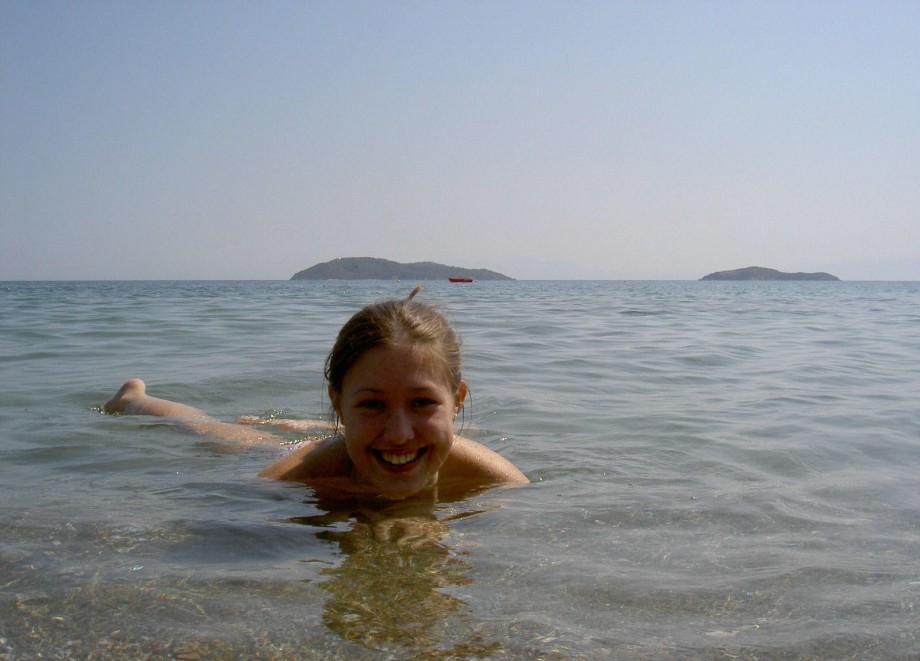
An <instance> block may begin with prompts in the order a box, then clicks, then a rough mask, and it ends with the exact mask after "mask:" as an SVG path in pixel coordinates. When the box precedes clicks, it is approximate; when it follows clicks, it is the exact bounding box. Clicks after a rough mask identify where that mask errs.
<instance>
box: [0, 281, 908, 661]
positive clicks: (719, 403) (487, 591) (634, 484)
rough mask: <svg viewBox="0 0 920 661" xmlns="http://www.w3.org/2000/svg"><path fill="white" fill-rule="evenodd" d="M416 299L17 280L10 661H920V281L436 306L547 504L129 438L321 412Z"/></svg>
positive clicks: (202, 443)
mask: <svg viewBox="0 0 920 661" xmlns="http://www.w3.org/2000/svg"><path fill="white" fill-rule="evenodd" d="M412 284H414V283H411V284H410V283H389V282H368V283H341V282H338V283H306V282H242V283H232V282H224V283H213V282H206V283H192V282H176V283H173V282H156V283H136V282H126V283H0V397H2V401H0V480H2V487H3V489H2V494H3V496H2V498H3V508H2V512H0V641H2V642H0V658H10V659H30V658H38V657H39V656H44V657H46V658H47V657H52V658H53V657H59V658H66V656H67V655H68V654H70V655H71V656H74V657H76V658H93V657H97V658H105V657H109V656H113V655H114V656H121V657H131V658H176V657H182V656H185V657H186V658H195V656H194V655H196V654H197V655H199V656H200V658H238V657H246V658H305V659H311V658H316V659H319V658H323V659H327V658H343V659H353V658H358V659H365V658H366V659H378V658H380V659H382V658H396V659H401V658H494V659H518V658H521V659H532V658H540V659H572V658H581V659H600V658H622V659H636V658H639V659H641V658H656V659H657V658H675V659H687V658H701V659H708V658H717V657H720V656H726V657H733V658H759V659H798V658H826V659H845V658H854V659H858V658H915V657H916V656H917V655H918V654H920V640H918V629H920V628H918V626H917V622H918V613H917V610H918V608H920V486H918V485H920V481H918V475H920V398H918V395H917V393H918V392H920V369H918V365H920V283H708V282H707V283H703V282H505V283H489V282H477V283H474V284H473V285H449V284H447V283H429V284H428V290H427V292H426V295H427V298H428V300H435V301H439V302H441V303H442V304H443V305H444V308H445V309H446V311H447V312H448V314H449V316H451V317H452V318H453V319H454V320H455V323H456V325H457V327H458V329H459V330H460V332H461V335H462V337H463V340H464V347H465V362H466V367H465V377H466V380H467V381H468V383H469V384H470V386H471V389H472V392H473V406H472V410H471V412H469V411H468V415H467V421H466V424H467V427H468V429H467V431H466V433H467V434H468V435H470V436H472V437H474V438H476V439H477V440H480V441H481V442H483V443H485V444H486V445H488V446H490V447H492V448H494V449H496V450H498V451H499V452H501V453H502V454H504V455H506V456H508V457H509V458H511V459H512V460H513V461H514V462H515V463H516V464H517V465H518V466H519V467H520V468H521V469H522V470H524V471H525V473H527V475H528V476H529V477H530V478H531V480H532V481H533V482H534V484H533V485H531V486H529V487H525V488H521V489H514V490H504V491H492V492H488V493H485V494H479V495H476V496H473V497H471V498H469V499H467V500H465V501H463V502H456V503H444V504H440V505H437V506H430V507H424V506H422V507H420V508H417V509H415V510H413V511H379V510H373V509H370V508H368V507H366V506H358V505H355V506H352V507H343V506H341V505H334V506H333V505H330V504H328V503H320V502H317V501H316V499H315V498H314V497H313V495H312V494H311V492H310V491H309V490H308V489H307V488H305V487H301V486H291V485H287V484H280V483H274V482H268V481H264V480H259V479H257V478H255V477H254V476H255V474H256V472H257V471H258V470H259V469H260V468H261V467H262V466H264V465H265V464H267V463H268V462H269V461H271V460H272V458H273V457H274V456H275V455H274V454H273V451H269V450H264V449H263V450H249V451H244V452H239V453H228V452H226V451H225V449H224V448H223V447H222V446H221V445H220V444H217V443H213V442H209V441H207V440H206V439H199V438H195V437H191V436H189V435H187V434H185V433H184V432H182V431H181V430H180V429H177V428H176V427H174V426H173V425H171V424H169V423H168V422H165V421H161V420H155V419H151V418H138V417H130V416H105V415H102V414H101V413H100V412H99V410H98V406H99V405H100V404H101V403H102V402H104V401H105V400H106V399H107V398H108V397H110V396H111V395H112V394H113V393H114V392H115V390H116V389H117V387H118V386H119V385H120V384H121V382H122V381H123V380H124V379H126V378H127V377H130V376H140V377H142V378H144V379H145V380H146V381H147V383H148V387H149V390H150V392H151V394H154V395H160V396H164V397H168V398H171V399H176V400H179V401H183V402H186V403H189V404H192V405H194V406H198V407H200V408H203V409H205V410H207V411H208V412H210V413H211V414H213V415H214V416H215V417H218V418H221V419H224V420H233V419H235V418H236V416H238V415H244V414H245V415H262V416H273V415H277V416H284V417H303V418H315V417H319V416H322V415H323V414H324V413H325V402H324V395H323V392H324V388H323V384H322V381H321V371H322V361H323V359H324V357H325V353H326V352H327V351H328V349H329V347H330V346H331V342H332V339H333V336H334V334H335V332H336V331H337V329H338V327H339V326H340V325H341V324H342V323H343V322H344V321H345V319H347V317H348V316H349V315H350V314H351V313H352V312H354V311H355V310H356V309H357V308H358V307H360V306H361V305H362V304H364V303H365V302H368V301H371V300H375V299H378V298H381V297H389V296H394V295H396V296H403V295H405V294H406V293H408V291H409V290H410V289H411V286H412ZM391 540H401V542H402V543H397V542H396V541H391Z"/></svg>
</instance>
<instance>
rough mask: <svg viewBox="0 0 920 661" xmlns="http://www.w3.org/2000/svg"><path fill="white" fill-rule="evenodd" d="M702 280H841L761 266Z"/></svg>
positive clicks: (823, 274) (716, 274)
mask: <svg viewBox="0 0 920 661" xmlns="http://www.w3.org/2000/svg"><path fill="white" fill-rule="evenodd" d="M700 280H825V281H829V280H840V278H838V277H837V276H836V275H831V274H830V273H824V272H820V273H783V272H782V271H777V270H775V269H766V268H763V267H761V266H749V267H747V268H743V269H735V270H733V271H716V272H715V273H710V274H709V275H705V276H703V277H702V278H700Z"/></svg>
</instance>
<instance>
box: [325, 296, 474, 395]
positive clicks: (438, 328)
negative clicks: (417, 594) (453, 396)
mask: <svg viewBox="0 0 920 661" xmlns="http://www.w3.org/2000/svg"><path fill="white" fill-rule="evenodd" d="M422 289H423V287H422V286H421V285H420V286H418V287H416V288H415V289H413V290H412V293H411V294H409V295H408V296H407V297H406V298H404V299H393V300H387V301H380V302H378V303H371V304H370V305H367V306H365V307H364V308H362V309H361V310H360V311H359V312H357V313H355V314H354V316H352V318H351V319H349V320H348V321H347V322H346V323H345V325H344V326H342V329H341V330H340V331H339V334H338V337H336V340H335V344H334V345H333V347H332V351H330V352H329V356H328V357H327V358H326V369H325V376H326V382H327V383H328V384H329V388H330V389H331V390H332V392H334V393H336V394H339V393H341V392H342V386H343V384H344V381H345V375H346V374H348V371H349V370H350V369H351V368H352V367H353V366H354V364H355V363H356V362H358V360H359V359H360V358H361V356H363V355H364V354H365V353H366V352H367V351H369V350H371V349H373V348H374V347H378V346H381V345H386V346H398V345H404V346H410V347H418V348H422V349H426V350H428V351H429V352H430V353H431V356H432V358H433V359H434V360H436V361H438V362H439V363H441V365H442V366H443V367H444V371H445V374H446V376H447V379H448V383H449V384H450V386H451V389H452V392H457V390H458V389H459V388H460V382H461V362H460V340H459V339H458V337H457V334H456V333H455V332H454V329H453V328H451V325H450V323H449V322H448V321H447V319H445V318H444V316H443V315H442V314H441V313H440V312H438V311H437V310H436V309H435V308H434V307H433V306H431V305H426V304H425V303H420V302H418V301H415V300H413V299H415V296H416V295H417V294H418V293H419V292H420V291H422Z"/></svg>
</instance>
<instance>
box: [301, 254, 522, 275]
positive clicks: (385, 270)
mask: <svg viewBox="0 0 920 661" xmlns="http://www.w3.org/2000/svg"><path fill="white" fill-rule="evenodd" d="M448 278H472V279H473V280H513V279H514V278H511V277H509V276H507V275H503V274H501V273H497V272H495V271H490V270H489V269H469V268H461V267H459V266H446V265H444V264H436V263H435V262H413V263H410V264H400V263H399V262H393V261H390V260H388V259H380V258H378V257H340V258H339V259H333V260H332V261H329V262H323V263H321V264H316V265H314V266H311V267H310V268H308V269H304V270H303V271H298V272H297V273H295V274H294V275H293V276H291V280H393V279H398V280H447V279H448Z"/></svg>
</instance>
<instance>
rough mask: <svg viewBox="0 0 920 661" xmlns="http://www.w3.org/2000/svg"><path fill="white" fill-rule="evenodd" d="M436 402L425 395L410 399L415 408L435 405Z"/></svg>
mask: <svg viewBox="0 0 920 661" xmlns="http://www.w3.org/2000/svg"><path fill="white" fill-rule="evenodd" d="M437 405H438V402H436V401H435V400H433V399H428V398H427V397H419V398H418V399H414V400H412V406H414V407H416V408H424V407H426V406H437Z"/></svg>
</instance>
